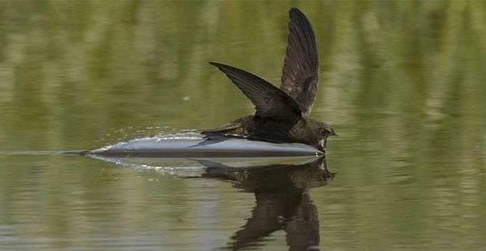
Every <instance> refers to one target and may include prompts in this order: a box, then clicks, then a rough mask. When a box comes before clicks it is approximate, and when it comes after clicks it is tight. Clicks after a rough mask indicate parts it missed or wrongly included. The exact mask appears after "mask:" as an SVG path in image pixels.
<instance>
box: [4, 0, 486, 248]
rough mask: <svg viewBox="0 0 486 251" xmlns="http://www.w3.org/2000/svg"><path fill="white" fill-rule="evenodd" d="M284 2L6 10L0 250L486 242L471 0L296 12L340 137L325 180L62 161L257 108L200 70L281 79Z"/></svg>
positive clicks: (17, 6)
mask: <svg viewBox="0 0 486 251" xmlns="http://www.w3.org/2000/svg"><path fill="white" fill-rule="evenodd" d="M294 4H296V3H295V2H293V1H281V2H278V3H275V2H265V1H250V2H248V1H232V2H228V1H224V2H223V1H221V2H217V1H180V2H179V1H174V2H172V1H22V0H21V1H0V45H1V46H0V152H1V153H0V249H1V250H215V249H221V248H229V249H231V248H236V247H246V248H247V249H256V250H285V249H291V248H294V249H295V250H301V247H302V246H306V245H307V246H313V245H315V246H319V247H320V249H321V250H480V249H482V248H484V247H485V246H486V239H485V238H484V236H485V234H486V232H485V230H484V229H486V163H485V158H486V99H485V98H484V97H486V71H485V65H486V25H485V24H486V4H485V2H483V1H427V2H422V1H396V2H392V1H376V2H375V1H359V2H353V1H319V2H312V1H305V2H302V3H299V4H297V7H299V8H301V9H302V10H303V11H304V12H305V13H306V14H307V15H308V17H309V19H310V20H311V23H312V24H313V26H314V29H315V31H316V35H317V39H318V42H319V56H320V62H321V67H320V86H319V88H320V89H319V94H318V97H317V101H316V104H315V105H314V110H313V112H312V116H313V117H314V118H317V119H319V120H325V121H328V122H330V123H332V124H333V125H334V128H335V129H336V131H337V133H338V134H339V137H337V138H336V137H335V138H332V139H331V140H330V142H329V146H328V147H329V153H328V154H327V156H326V158H327V165H328V169H329V170H330V171H331V172H335V173H337V174H336V175H335V176H334V178H332V179H329V177H330V176H332V175H330V174H329V173H328V172H326V171H325V169H324V168H323V166H324V164H323V163H320V164H319V163H318V164H314V165H312V164H311V165H310V166H309V165H304V164H303V163H292V164H288V163H284V164H282V163H281V164H280V165H279V166H273V167H266V168H256V169H248V170H242V171H241V172H236V173H235V172H234V170H233V169H228V165H229V164H220V165H219V166H218V165H216V167H217V168H216V169H215V168H214V167H213V168H212V169H211V168H208V169H204V168H203V167H204V166H205V165H208V163H200V162H197V161H187V162H164V163H157V164H155V165H154V166H155V167H152V166H150V165H143V164H139V165H135V166H126V167H121V166H119V165H116V164H114V163H108V162H103V161H99V160H94V159H89V158H82V157H79V156H72V155H59V154H57V151H65V150H82V149H90V148H95V147H100V146H103V145H107V144H111V143H115V142H117V141H119V140H123V139H129V138H135V137H140V136H153V135H156V134H161V133H164V134H167V133H174V132H178V131H182V130H186V129H203V128H211V127H214V126H218V125H220V124H222V123H225V122H227V121H229V120H232V119H235V118H237V117H239V116H242V115H246V114H249V113H252V112H253V106H252V105H251V103H250V102H249V101H248V100H246V99H245V98H244V96H243V95H242V94H241V93H240V92H239V91H238V90H237V88H235V87H234V86H232V85H231V84H230V83H229V81H228V80H227V79H226V78H225V77H224V76H223V75H222V74H221V73H220V72H218V71H217V70H216V69H214V68H213V67H211V66H210V65H208V64H207V62H208V61H220V62H225V63H228V64H232V65H235V66H239V67H241V68H244V69H247V70H250V71H252V72H254V73H257V74H258V75H260V76H262V77H264V78H265V79H267V80H269V81H271V82H272V83H278V81H279V79H280V74H281V66H282V63H283V55H284V51H285V42H286V34H287V30H286V29H287V27H286V24H287V10H288V9H289V8H290V7H291V6H293V5H294ZM213 164H214V163H213ZM267 164H268V163H267ZM239 165H240V166H244V165H245V163H241V162H240V163H239ZM213 166H214V165H213ZM259 166H260V167H261V166H265V163H263V164H259ZM232 170H233V171H232ZM302 243H305V244H302Z"/></svg>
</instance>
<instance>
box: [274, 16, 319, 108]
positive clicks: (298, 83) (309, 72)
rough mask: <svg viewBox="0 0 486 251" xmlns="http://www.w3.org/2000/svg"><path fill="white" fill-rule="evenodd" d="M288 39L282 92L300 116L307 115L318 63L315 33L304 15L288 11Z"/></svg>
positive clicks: (312, 100)
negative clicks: (295, 104)
mask: <svg viewBox="0 0 486 251" xmlns="http://www.w3.org/2000/svg"><path fill="white" fill-rule="evenodd" d="M289 16H290V22H289V36H288V41H287V52H286V55H285V62H284V66H283V72H282V85H281V87H280V88H281V89H282V90H283V91H284V92H285V93H287V94H288V95H289V96H290V97H292V98H293V99H294V100H295V102H297V104H298V105H299V107H300V110H301V111H302V112H303V113H309V112H310V110H311V108H312V103H314V100H315V97H316V92H317V77H318V68H319V62H318V59H317V46H316V39H315V36H314V31H313V30H312V26H311V24H310V23H309V20H307V18H306V17H305V15H304V13H302V12H301V11H300V10H298V9H296V8H292V9H290V11H289Z"/></svg>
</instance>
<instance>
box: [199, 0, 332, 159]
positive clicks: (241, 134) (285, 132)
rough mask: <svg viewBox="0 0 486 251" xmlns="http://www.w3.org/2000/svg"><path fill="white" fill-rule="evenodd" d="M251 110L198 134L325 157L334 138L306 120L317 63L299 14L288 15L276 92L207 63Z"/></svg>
mask: <svg viewBox="0 0 486 251" xmlns="http://www.w3.org/2000/svg"><path fill="white" fill-rule="evenodd" d="M209 63H210V64H211V65H213V66H215V67H217V68H218V69H219V70H220V71H221V72H223V73H224V74H226V76H227V77H228V78H229V79H230V80H231V82H232V83H233V84H235V85H236V86H237V87H238V88H239V89H240V90H241V91H242V92H243V94H245V95H246V97H248V98H249V99H250V101H251V102H252V103H253V105H254V106H255V110H256V111H255V113H254V114H253V115H247V116H244V117H241V118H238V119H236V120H234V121H232V122H230V123H228V124H225V125H222V126H220V127H216V128H213V129H207V130H203V131H201V133H202V134H203V135H205V137H206V138H216V137H237V138H245V139H248V140H257V141H266V142H272V143H302V144H306V145H310V146H312V147H314V148H316V149H318V150H319V151H322V152H325V151H326V145H327V138H328V137H329V136H337V134H336V132H335V131H334V129H333V128H332V127H331V125H329V124H328V123H326V122H320V121H317V120H315V119H312V118H310V117H309V113H310V111H311V109H312V105H313V103H314V101H315V98H316V94H317V82H318V72H319V61H318V55H317V44H316V39H315V34H314V30H313V29H312V26H311V24H310V22H309V20H308V19H307V17H306V16H305V15H304V13H303V12H302V11H300V10H299V9H297V8H295V7H294V8H291V9H290V10H289V23H288V38H287V48H286V55H285V59H284V65H283V69H282V77H281V85H280V88H277V87H276V86H274V85H272V84H270V83H269V82H267V81H266V80H264V79H262V78H260V77H258V76H256V75H254V74H252V73H250V72H247V71H245V70H242V69H238V68H236V67H233V66H229V65H226V64H222V63H217V62H209Z"/></svg>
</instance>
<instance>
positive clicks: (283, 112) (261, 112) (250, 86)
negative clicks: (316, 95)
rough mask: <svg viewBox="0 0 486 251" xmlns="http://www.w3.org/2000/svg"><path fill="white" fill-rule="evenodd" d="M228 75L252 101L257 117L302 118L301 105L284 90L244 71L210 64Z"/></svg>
mask: <svg viewBox="0 0 486 251" xmlns="http://www.w3.org/2000/svg"><path fill="white" fill-rule="evenodd" d="M210 64H212V65H214V66H216V67H218V69H219V70H220V71H222V72H224V73H225V74H226V76H228V77H229V78H230V79H231V81H232V82H233V83H234V84H235V85H236V86H237V87H238V88H239V89H240V90H241V91H242V92H243V93H244V94H245V95H246V96H247V97H248V98H249V99H250V100H251V102H252V103H253V104H254V105H255V108H256V116H260V117H272V118H277V119H294V118H295V117H296V116H299V117H300V116H301V111H300V109H299V105H298V104H297V103H296V102H295V101H294V100H293V99H292V98H291V97H289V95H287V94H286V93H285V92H283V91H282V90H280V89H278V88H277V87H275V86H273V85H272V84H270V83H268V82H267V81H265V80H263V79H261V78H259V77H257V76H255V75H253V74H251V73H249V72H246V71H244V70H241V69H238V68H235V67H232V66H229V65H224V64H219V63H214V62H210Z"/></svg>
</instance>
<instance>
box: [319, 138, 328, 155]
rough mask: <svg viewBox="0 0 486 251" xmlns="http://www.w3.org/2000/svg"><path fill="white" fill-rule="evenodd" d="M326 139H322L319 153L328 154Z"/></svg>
mask: <svg viewBox="0 0 486 251" xmlns="http://www.w3.org/2000/svg"><path fill="white" fill-rule="evenodd" d="M326 141H327V140H326V139H322V140H321V141H319V147H318V149H319V151H321V152H323V153H326Z"/></svg>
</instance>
